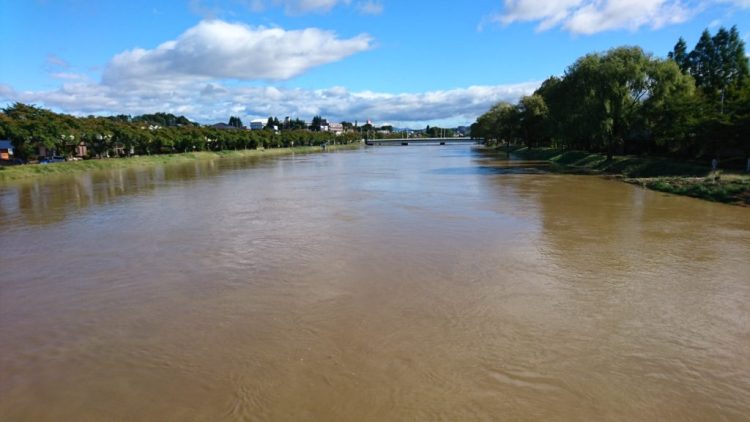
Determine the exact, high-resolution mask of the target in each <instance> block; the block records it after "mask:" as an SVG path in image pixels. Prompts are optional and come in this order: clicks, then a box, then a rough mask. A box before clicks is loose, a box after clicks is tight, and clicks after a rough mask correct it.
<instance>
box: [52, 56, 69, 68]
mask: <svg viewBox="0 0 750 422" xmlns="http://www.w3.org/2000/svg"><path fill="white" fill-rule="evenodd" d="M47 67H49V68H55V69H69V68H70V63H68V61H67V60H65V59H63V58H62V57H60V56H58V55H55V54H48V55H47Z"/></svg>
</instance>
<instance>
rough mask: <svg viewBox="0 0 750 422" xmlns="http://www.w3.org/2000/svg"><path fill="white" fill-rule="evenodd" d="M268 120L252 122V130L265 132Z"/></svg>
mask: <svg viewBox="0 0 750 422" xmlns="http://www.w3.org/2000/svg"><path fill="white" fill-rule="evenodd" d="M266 122H267V120H263V119H256V120H253V121H252V122H250V130H263V128H264V127H266Z"/></svg>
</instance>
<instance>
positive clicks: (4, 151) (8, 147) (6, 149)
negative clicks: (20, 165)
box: [0, 139, 13, 161]
mask: <svg viewBox="0 0 750 422" xmlns="http://www.w3.org/2000/svg"><path fill="white" fill-rule="evenodd" d="M12 159H13V143H12V142H10V141H9V140H7V139H5V140H2V141H0V161H10V160H12Z"/></svg>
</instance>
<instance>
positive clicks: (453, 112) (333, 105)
mask: <svg viewBox="0 0 750 422" xmlns="http://www.w3.org/2000/svg"><path fill="white" fill-rule="evenodd" d="M538 86H539V83H538V82H529V83H521V84H514V85H499V86H472V87H468V88H456V89H451V90H442V91H431V92H423V93H400V94H391V93H382V92H372V91H360V92H352V91H350V90H348V89H346V88H343V87H332V88H328V89H320V90H307V89H299V88H294V89H280V88H276V87H271V86H269V87H235V86H231V87H230V86H226V85H223V84H221V83H218V82H207V83H205V84H202V85H201V86H195V85H182V86H165V87H163V88H161V89H135V90H134V89H129V88H124V87H119V86H109V85H104V84H95V83H67V84H63V86H62V87H61V88H59V89H57V90H53V91H26V92H17V91H15V90H13V89H12V88H11V87H9V86H3V85H0V99H2V100H3V101H5V102H14V101H20V102H24V103H33V104H39V105H43V106H45V107H49V108H52V109H55V110H59V111H63V112H66V113H72V114H81V115H88V114H120V113H123V114H132V115H136V114H143V113H154V112H159V111H163V112H171V113H178V114H185V115H187V116H188V117H190V118H192V119H194V120H198V121H201V122H204V123H208V122H214V121H224V120H226V119H227V117H228V116H230V115H238V114H239V115H242V116H243V117H246V118H257V117H268V116H272V115H273V116H279V117H284V116H292V117H300V118H303V119H310V118H311V117H312V116H314V115H316V114H320V115H323V116H325V117H327V118H329V119H332V120H338V121H341V120H360V121H364V120H366V119H372V120H375V121H379V122H383V121H389V122H392V123H393V124H396V125H404V126H409V125H414V124H422V123H425V122H432V121H450V122H459V123H467V122H471V121H473V120H474V119H475V118H476V117H477V116H478V115H480V114H482V113H484V112H485V111H487V110H488V109H489V108H490V107H491V106H492V105H493V104H495V103H497V102H498V101H509V102H514V101H516V100H518V98H520V97H521V96H523V95H527V94H529V93H531V92H533V91H534V89H536V88H537V87H538Z"/></svg>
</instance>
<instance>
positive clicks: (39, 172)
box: [0, 143, 360, 183]
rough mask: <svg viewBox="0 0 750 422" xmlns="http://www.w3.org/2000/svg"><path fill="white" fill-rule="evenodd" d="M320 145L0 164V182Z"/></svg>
mask: <svg viewBox="0 0 750 422" xmlns="http://www.w3.org/2000/svg"><path fill="white" fill-rule="evenodd" d="M359 146H360V144H359V143H354V144H345V145H328V146H327V148H326V151H336V150H343V149H353V148H359ZM322 151H323V149H322V148H321V147H320V146H305V147H294V148H269V149H248V150H227V151H200V152H187V153H182V154H162V155H143V156H137V157H128V158H107V159H97V160H83V161H66V162H64V163H53V164H23V165H16V166H5V167H0V183H2V182H10V181H16V180H26V179H32V178H36V177H45V176H54V175H63V174H72V173H79V172H86V171H92V170H108V169H120V168H129V167H148V166H157V165H165V164H179V163H185V162H190V161H197V160H215V159H218V158H224V157H232V158H243V157H273V156H280V155H287V154H310V153H316V152H322Z"/></svg>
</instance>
